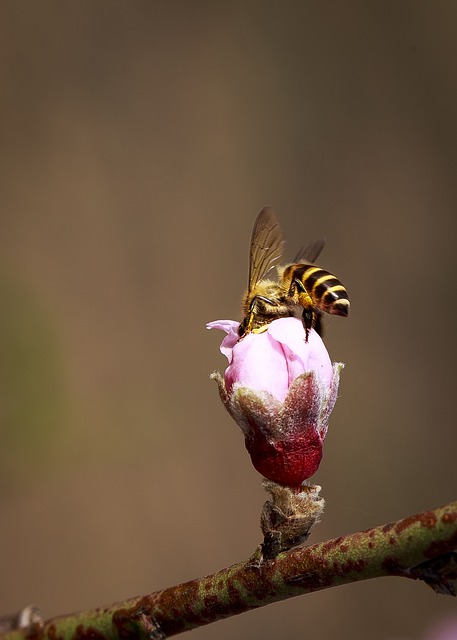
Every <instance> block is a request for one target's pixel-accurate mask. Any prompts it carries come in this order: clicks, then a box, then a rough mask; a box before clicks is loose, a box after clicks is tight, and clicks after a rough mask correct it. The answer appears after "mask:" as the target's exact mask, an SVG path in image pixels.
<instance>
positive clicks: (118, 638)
mask: <svg viewBox="0 0 457 640" xmlns="http://www.w3.org/2000/svg"><path fill="white" fill-rule="evenodd" d="M259 549H260V548H259ZM259 549H258V550H257V551H256V552H255V553H254V555H253V556H252V557H251V558H249V559H248V560H246V561H244V562H240V563H239V564H236V565H233V566H231V567H228V568H227V569H223V570H222V571H219V572H218V573H215V574H213V575H211V576H207V577H205V578H199V579H196V580H192V581H190V582H186V583H183V584H180V585H177V586H174V587H170V588H168V589H164V590H163V591H157V592H155V593H152V594H149V595H146V596H140V597H137V598H133V599H131V600H127V601H125V602H123V603H118V604H114V605H110V606H107V607H100V608H98V609H94V610H92V611H86V612H82V613H77V614H71V615H66V616H59V617H56V618H52V619H50V620H48V621H46V622H45V623H44V624H37V623H35V624H33V625H32V626H29V627H28V628H26V629H22V630H20V631H11V632H8V633H5V634H3V635H2V636H1V640H20V639H27V640H161V639H163V638H166V637H168V636H172V635H175V634H178V633H181V632H183V631H188V630H190V629H194V628H196V627H200V626H203V625H205V624H209V623H210V622H215V621H217V620H221V619H223V618H227V617H230V616H233V615H236V614H238V613H244V612H246V611H249V610H250V609H254V608H257V607H262V606H265V605H267V604H269V603H271V602H278V601H280V600H285V599H287V598H292V597H294V596H298V595H302V594H305V593H310V592H312V591H318V590H320V589H326V588H329V587H334V586H337V585H342V584H349V583H351V582H357V581H360V580H367V579H369V578H376V577H381V576H403V577H407V578H411V579H420V580H423V581H425V582H426V583H427V584H428V585H429V586H431V587H432V588H433V589H434V590H435V591H437V592H439V593H447V594H452V595H455V588H456V585H457V553H456V551H457V502H451V503H449V504H447V505H445V506H443V507H439V508H437V509H434V510H432V511H425V512H423V513H420V514H417V515H414V516H409V517H407V518H405V519H403V520H398V521H397V522H394V523H389V524H386V525H383V526H380V527H376V528H374V529H368V530H366V531H361V532H358V533H352V534H349V535H346V536H342V537H339V538H336V539H334V540H329V541H327V542H321V543H319V544H315V545H313V546H310V547H300V548H295V549H292V550H291V551H288V552H286V553H282V554H281V555H279V556H278V557H277V558H276V559H274V560H264V559H263V558H262V557H261V553H260V550H259Z"/></svg>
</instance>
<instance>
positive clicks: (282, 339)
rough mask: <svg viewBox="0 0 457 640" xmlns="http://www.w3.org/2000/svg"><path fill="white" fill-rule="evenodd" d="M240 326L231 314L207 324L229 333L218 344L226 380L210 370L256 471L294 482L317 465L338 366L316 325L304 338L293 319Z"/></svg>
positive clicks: (297, 483) (294, 484)
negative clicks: (243, 329)
mask: <svg viewBox="0 0 457 640" xmlns="http://www.w3.org/2000/svg"><path fill="white" fill-rule="evenodd" d="M238 326H239V324H238V323H237V322H234V321H232V320H221V321H216V322H210V323H209V324H208V325H207V327H208V328H209V329H213V328H214V329H222V330H223V331H225V332H226V333H227V335H226V337H225V338H224V340H223V341H222V344H221V347H220V349H221V352H222V353H223V354H224V355H226V356H227V359H228V361H229V366H228V367H227V369H226V371H225V380H224V379H223V378H222V377H221V375H220V374H218V373H215V374H213V377H214V378H215V380H216V382H217V383H218V385H219V392H220V395H221V399H222V401H223V403H224V405H225V407H226V409H227V411H228V412H229V413H230V415H231V416H232V418H233V419H234V420H235V421H236V422H237V423H238V425H239V426H240V427H241V430H242V431H243V433H244V437H245V444H246V448H247V450H248V452H249V454H250V456H251V460H252V464H253V465H254V467H255V468H256V469H257V471H258V472H259V473H261V474H262V475H263V476H265V477H266V478H268V479H269V480H272V481H273V482H277V483H280V484H284V485H287V486H289V487H293V488H297V489H298V488H299V487H300V486H301V485H302V483H303V482H304V480H306V479H307V478H309V477H310V476H312V475H313V474H314V473H315V472H316V471H317V468H318V467H319V463H320V461H321V458H322V444H323V441H324V438H325V435H326V433H327V426H328V419H329V416H330V413H331V412H332V409H333V406H334V404H335V401H336V397H337V392H338V382H339V374H340V371H341V369H342V367H343V365H341V364H334V365H333V366H332V363H331V361H330V357H329V355H328V353H327V350H326V348H325V346H324V343H323V342H322V339H321V338H320V336H319V335H318V334H317V333H316V332H315V331H314V330H311V331H310V334H309V338H308V342H306V340H305V331H304V328H303V325H302V323H301V321H300V320H298V319H297V318H292V317H290V318H280V319H278V320H274V321H273V322H271V323H270V324H269V325H268V328H267V330H266V331H264V332H263V333H249V334H248V335H246V336H244V337H243V338H242V339H239V336H238Z"/></svg>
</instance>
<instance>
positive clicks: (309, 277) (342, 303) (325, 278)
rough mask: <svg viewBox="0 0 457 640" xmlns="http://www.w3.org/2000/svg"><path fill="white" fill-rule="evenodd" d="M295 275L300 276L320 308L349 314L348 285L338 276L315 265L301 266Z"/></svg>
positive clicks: (338, 313)
mask: <svg viewBox="0 0 457 640" xmlns="http://www.w3.org/2000/svg"><path fill="white" fill-rule="evenodd" d="M295 277H298V278H300V280H301V281H302V282H303V285H304V286H305V288H306V291H307V292H308V293H309V295H310V296H311V298H312V300H313V302H314V304H315V305H316V307H317V308H318V309H322V310H323V311H326V312H327V313H332V314H335V315H339V316H347V315H348V314H349V308H350V302H349V297H348V292H347V291H346V287H345V286H344V285H343V284H342V283H341V282H340V281H339V280H338V278H337V277H336V276H334V275H333V274H332V273H329V272H328V271H325V269H321V268H320V267H316V266H314V265H310V266H306V265H303V267H299V268H297V269H296V271H295Z"/></svg>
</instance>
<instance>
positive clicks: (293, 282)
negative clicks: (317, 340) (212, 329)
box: [238, 207, 350, 342]
mask: <svg viewBox="0 0 457 640" xmlns="http://www.w3.org/2000/svg"><path fill="white" fill-rule="evenodd" d="M324 244H325V241H324V240H317V241H316V242H312V243H311V244H308V245H306V246H305V247H303V248H302V249H301V250H300V251H299V252H298V253H297V255H296V256H295V258H294V261H293V263H292V264H289V265H286V266H280V265H279V262H280V260H281V257H282V252H283V247H284V239H283V235H282V231H281V228H280V226H279V224H278V221H277V219H276V216H275V214H274V212H273V210H272V209H271V208H270V207H265V208H264V209H262V211H261V212H260V213H259V215H258V216H257V218H256V221H255V223H254V228H253V230H252V236H251V246H250V252H249V277H248V289H247V291H246V293H245V294H244V297H243V303H242V304H243V313H244V319H243V320H242V322H241V324H240V327H239V330H238V333H239V335H240V337H241V338H242V337H243V336H245V335H246V334H248V333H251V332H253V333H262V332H263V331H266V330H267V328H268V324H269V323H270V322H272V321H273V320H276V319H277V318H286V317H290V316H293V317H297V318H301V319H302V322H303V327H304V329H305V334H306V336H305V339H306V342H308V336H309V332H310V330H311V329H312V328H313V327H314V328H315V329H316V331H317V332H318V333H319V334H321V332H322V326H321V316H322V311H325V312H326V313H331V314H336V315H338V316H347V315H348V314H349V307H350V302H349V298H348V293H347V291H346V288H345V287H344V285H343V284H342V283H341V282H340V281H339V280H338V278H336V277H335V276H334V275H333V274H331V273H329V272H328V271H325V270H324V269H321V268H320V267H318V266H316V265H315V264H314V261H315V260H316V259H317V257H318V256H319V254H320V252H321V251H322V249H323V248H324ZM274 267H276V268H277V272H278V279H279V281H274V280H270V279H268V278H266V275H267V274H268V272H269V271H271V269H273V268H274Z"/></svg>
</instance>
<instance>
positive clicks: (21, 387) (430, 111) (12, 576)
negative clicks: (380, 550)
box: [0, 0, 457, 640]
mask: <svg viewBox="0 0 457 640" xmlns="http://www.w3.org/2000/svg"><path fill="white" fill-rule="evenodd" d="M456 65H457V4H456V3H455V2H452V1H449V2H445V1H438V2H427V1H422V0H405V1H404V2H396V1H395V0H393V1H386V0H383V1H374V2H363V1H359V2H357V1H354V0H347V1H345V2H336V1H335V2H325V1H324V2H316V1H314V0H313V1H311V0H304V1H303V2H298V1H296V2H287V1H286V2H282V3H279V2H277V3H273V2H255V1H249V0H248V1H247V2H205V1H201V2H185V1H177V2H170V3H167V2H155V1H146V0H132V1H130V2H119V1H115V0H112V1H108V0H96V1H95V2H92V1H89V0H84V1H82V2H71V1H68V0H62V1H58V0H55V1H51V0H41V1H40V2H35V1H34V0H2V1H1V2H0V70H1V89H2V90H1V100H0V110H1V119H0V131H1V155H0V162H1V165H0V194H1V197H0V438H1V440H0V443H1V446H0V461H1V465H0V509H1V518H0V549H1V566H2V571H1V577H0V601H1V609H2V612H3V613H6V612H9V611H14V610H17V609H19V608H21V607H22V606H24V605H26V604H28V603H30V602H34V603H37V604H39V605H40V606H41V607H42V609H43V613H44V616H45V617H49V616H53V615H56V614H59V613H66V612H69V611H73V610H78V609H85V608H90V607H94V606H97V605H101V604H106V603H110V602H112V601H117V600H121V599H123V598H126V597H130V596H134V595H137V594H141V593H147V592H150V591H153V590H157V589H160V588H162V587H166V586H169V585H172V584H175V583H178V582H181V581H185V580H189V579H192V578H194V577H197V576H201V575H205V574H208V573H211V572H213V571H216V570H218V569H220V568H222V567H224V566H227V565H229V564H231V563H234V562H237V561H239V560H241V559H244V558H246V557H247V556H248V555H250V553H251V552H252V551H253V549H254V548H255V546H256V545H257V543H258V542H259V541H260V531H259V528H258V519H259V513H260V510H261V506H262V504H263V501H264V498H265V495H264V493H263V491H262V489H261V487H260V481H261V478H260V476H258V475H257V473H256V472H255V471H254V470H253V468H252V467H251V465H250V461H249V458H248V456H247V453H246V451H245V449H244V445H243V440H242V437H241V434H240V432H239V431H238V428H237V427H236V425H235V424H234V423H232V422H231V420H230V418H229V417H228V415H226V413H225V412H224V409H223V407H222V405H221V404H220V402H219V399H218V394H217V389H216V386H215V384H214V383H212V382H211V381H210V380H209V377H208V375H209V373H210V372H211V371H212V370H214V369H216V368H219V369H222V370H223V369H224V367H225V360H224V358H223V357H222V355H221V354H220V353H219V351H218V347H219V342H220V340H221V338H222V335H219V334H218V332H211V333H209V332H207V331H206V330H205V323H206V322H207V321H209V320H214V319H218V318H239V306H240V296H241V294H242V291H243V288H244V286H245V283H246V277H247V252H248V244H249V236H250V232H251V227H252V223H253V220H254V217H255V215H256V214H257V212H258V211H259V210H260V209H261V208H262V207H263V206H264V205H265V204H271V205H272V206H274V208H275V209H276V211H277V213H278V217H279V218H280V220H281V223H282V226H283V228H284V232H285V234H286V237H287V238H288V240H289V243H288V247H289V257H291V256H292V255H293V254H294V252H295V251H296V250H297V248H298V247H300V246H301V245H302V244H304V243H305V242H307V241H309V240H312V239H315V238H317V237H321V236H325V237H326V238H327V246H326V249H325V251H324V253H323V254H322V259H321V260H320V262H321V264H322V266H324V267H326V268H327V269H329V270H332V271H334V272H335V273H336V274H337V275H338V276H339V277H340V278H341V280H343V282H344V283H345V284H346V286H347V287H348V289H349V292H350V295H351V299H352V315H351V318H350V319H347V320H346V319H342V318H330V319H329V320H328V321H327V323H326V327H327V334H326V335H327V346H328V348H329V350H330V353H331V356H332V358H333V359H334V360H340V361H344V362H346V363H347V367H346V370H345V372H344V375H343V379H342V383H341V391H340V399H339V402H338V404H337V407H336V409H335V412H334V414H333V416H332V419H331V424H330V431H329V435H328V438H327V441H326V449H325V455H324V460H323V463H322V465H321V468H320V470H319V472H318V473H317V474H316V476H315V478H314V480H315V481H316V482H318V483H319V484H321V485H322V486H323V494H324V496H325V498H326V500H327V507H326V514H325V517H324V519H323V521H322V523H321V524H320V525H319V527H318V528H316V529H315V531H314V532H313V534H312V538H311V542H317V541H319V540H324V539H327V538H330V537H334V536H338V535H341V534H344V533H347V532H350V531H355V530H359V529H363V528H367V527H372V526H375V525H377V524H382V523H384V522H387V521H390V520H393V519H397V518H400V517H403V516H406V515H409V514H412V513H415V512H417V511H420V510H423V509H427V508H431V507H435V506H438V505H439V504H443V503H445V502H447V501H449V500H452V499H455V498H456V488H457V487H456V485H457V483H456V466H455V453H456V445H457V436H456V429H455V397H456V391H455V384H456V375H455V364H454V360H455V356H456V332H455V320H454V314H455V307H456V294H455V291H454V281H455V275H456V268H455V260H456V248H455V246H456V245H455V233H456V210H457V181H456V169H457V117H456V113H457V77H456ZM455 612H456V603H455V600H453V599H451V598H445V597H438V596H436V595H435V594H434V593H433V592H432V591H431V590H429V589H428V588H427V587H425V586H424V585H422V584H419V583H414V582H412V581H407V580H399V579H394V578H391V579H381V580H373V581H368V582H365V583H360V584H354V585H350V586H346V587H340V588H338V589H332V590H328V591H324V592H321V593H315V594H312V595H310V596H307V597H302V598H296V599H293V600H290V601H288V602H284V603H280V604H277V605H273V606H270V607H267V608H264V609H261V610H257V611H253V612H250V613H248V614H245V615H242V616H238V617H235V618H233V619H231V620H226V621H223V622H219V623H217V625H211V626H209V627H206V628H202V629H200V630H197V631H194V632H193V637H194V638H195V639H201V640H203V639H205V638H215V637H217V638H220V639H221V640H224V639H225V638H227V639H228V638H234V637H236V638H252V637H262V638H264V639H265V640H269V639H276V638H278V637H280V638H291V639H292V638H303V637H305V636H306V637H310V636H312V637H313V638H314V640H324V639H328V638H335V637H338V638H339V639H340V640H346V639H347V640H362V639H363V640H365V639H366V638H371V639H372V640H400V639H401V640H416V639H421V638H422V637H423V635H424V634H425V633H426V630H427V628H428V627H429V626H430V625H433V624H435V623H436V622H437V621H439V620H441V619H443V618H446V616H449V615H451V614H453V613H455Z"/></svg>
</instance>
